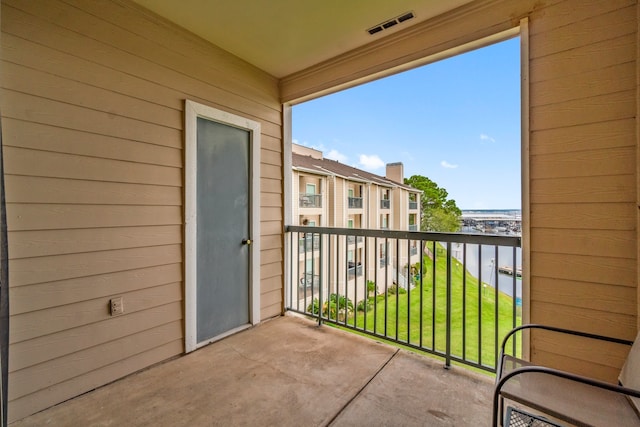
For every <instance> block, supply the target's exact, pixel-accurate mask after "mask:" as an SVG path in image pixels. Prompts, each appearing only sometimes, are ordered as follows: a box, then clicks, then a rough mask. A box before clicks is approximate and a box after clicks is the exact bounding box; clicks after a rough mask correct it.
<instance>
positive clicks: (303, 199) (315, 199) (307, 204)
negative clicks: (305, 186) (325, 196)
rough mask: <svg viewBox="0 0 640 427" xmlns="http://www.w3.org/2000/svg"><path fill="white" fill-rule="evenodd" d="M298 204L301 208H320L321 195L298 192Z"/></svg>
mask: <svg viewBox="0 0 640 427" xmlns="http://www.w3.org/2000/svg"><path fill="white" fill-rule="evenodd" d="M298 200H299V206H300V207H301V208H321V207H322V195H321V194H309V193H300V197H299V198H298Z"/></svg>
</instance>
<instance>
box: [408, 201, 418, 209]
mask: <svg viewBox="0 0 640 427" xmlns="http://www.w3.org/2000/svg"><path fill="white" fill-rule="evenodd" d="M409 209H410V210H417V209H418V202H416V201H412V200H409Z"/></svg>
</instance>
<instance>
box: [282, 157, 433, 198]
mask: <svg viewBox="0 0 640 427" xmlns="http://www.w3.org/2000/svg"><path fill="white" fill-rule="evenodd" d="M291 158H292V159H291V160H292V166H293V168H294V169H297V170H303V171H308V172H313V173H317V174H320V175H326V176H329V175H336V176H339V177H342V178H346V179H349V180H352V181H360V182H371V183H374V184H377V185H381V186H383V187H401V188H404V189H405V190H408V191H412V192H416V193H421V192H422V191H420V190H418V189H417V188H413V187H411V186H410V185H406V184H404V183H401V182H396V181H392V180H390V179H387V178H385V177H384V176H380V175H376V174H373V173H371V172H367V171H363V170H362V169H357V168H354V167H352V166H348V165H345V164H343V163H340V162H338V161H337V160H329V159H317V158H313V157H311V156H304V155H301V154H297V153H291Z"/></svg>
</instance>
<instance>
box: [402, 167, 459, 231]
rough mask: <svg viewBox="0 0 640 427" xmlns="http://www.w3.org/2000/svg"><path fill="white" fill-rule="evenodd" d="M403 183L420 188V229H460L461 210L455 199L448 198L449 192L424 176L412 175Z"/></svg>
mask: <svg viewBox="0 0 640 427" xmlns="http://www.w3.org/2000/svg"><path fill="white" fill-rule="evenodd" d="M404 183H405V184H407V185H410V186H412V187H413V188H417V189H418V190H422V196H421V198H420V200H421V206H420V208H421V216H422V221H421V224H420V229H421V230H422V231H442V232H454V231H458V230H460V216H461V215H462V212H461V211H460V209H459V208H458V206H456V201H455V200H453V199H449V198H448V197H449V193H448V192H447V190H445V189H444V188H440V187H438V184H436V183H435V182H433V181H431V180H430V179H429V178H427V177H426V176H422V175H413V176H411V178H405V180H404Z"/></svg>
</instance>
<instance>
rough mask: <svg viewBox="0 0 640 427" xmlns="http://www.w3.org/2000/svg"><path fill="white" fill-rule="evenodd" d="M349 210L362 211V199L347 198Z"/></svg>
mask: <svg viewBox="0 0 640 427" xmlns="http://www.w3.org/2000/svg"><path fill="white" fill-rule="evenodd" d="M349 209H362V197H349Z"/></svg>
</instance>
